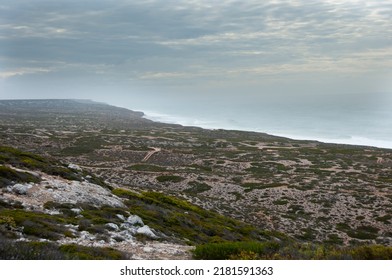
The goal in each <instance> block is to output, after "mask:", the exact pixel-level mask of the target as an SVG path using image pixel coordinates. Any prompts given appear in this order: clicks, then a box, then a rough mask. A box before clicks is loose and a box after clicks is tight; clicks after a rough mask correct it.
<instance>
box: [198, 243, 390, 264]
mask: <svg viewBox="0 0 392 280" xmlns="http://www.w3.org/2000/svg"><path fill="white" fill-rule="evenodd" d="M193 257H194V258H195V259H204V260H228V259H258V260H263V259H267V260H270V259H271V260H349V259H352V260H392V248H391V247H387V246H383V245H361V246H355V247H338V246H326V245H322V244H310V243H299V242H295V241H284V242H273V241H272V242H271V241H268V242H229V243H207V244H202V245H197V246H196V248H195V250H194V251H193Z"/></svg>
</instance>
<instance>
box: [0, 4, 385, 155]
mask: <svg viewBox="0 0 392 280" xmlns="http://www.w3.org/2000/svg"><path fill="white" fill-rule="evenodd" d="M391 14H392V1H365V0H364V1H354V0H353V1H339V0H328V1H326V0H324V1H312V2H310V1H302V0H299V1H252V0H249V1H125V0H123V1H100V2H99V3H97V2H96V1H43V0H38V1H34V2H31V1H8V0H5V1H2V3H1V5H0V18H1V20H0V45H1V47H0V99H41V98H54V99H56V98H87V99H93V100H96V101H103V102H107V103H109V104H112V105H117V106H121V107H126V108H128V109H133V110H139V111H143V112H145V113H146V117H147V118H150V119H152V120H158V121H164V122H172V123H180V124H184V125H193V126H201V127H205V128H226V129H239V130H251V131H260V132H267V133H271V134H276V135H282V136H288V137H291V138H295V139H315V140H321V141H326V142H334V143H348V144H361V145H372V146H377V147H385V148H392V142H391V141H390V139H391V138H392V113H391V112H392V110H391V109H392V97H391V88H392V83H391V81H392V78H391V76H392V72H391V69H392V47H391V46H392V20H391V17H390V15H391Z"/></svg>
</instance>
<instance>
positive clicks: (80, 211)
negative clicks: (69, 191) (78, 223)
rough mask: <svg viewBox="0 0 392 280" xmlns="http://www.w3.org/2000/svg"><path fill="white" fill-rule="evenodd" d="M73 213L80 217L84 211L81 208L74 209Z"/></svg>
mask: <svg viewBox="0 0 392 280" xmlns="http://www.w3.org/2000/svg"><path fill="white" fill-rule="evenodd" d="M71 211H72V212H74V213H75V214H76V215H79V214H80V213H82V210H81V209H79V208H72V209H71Z"/></svg>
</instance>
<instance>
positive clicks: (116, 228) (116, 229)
mask: <svg viewBox="0 0 392 280" xmlns="http://www.w3.org/2000/svg"><path fill="white" fill-rule="evenodd" d="M106 227H107V228H109V229H111V230H115V231H118V230H119V227H118V225H116V224H114V223H107V224H106Z"/></svg>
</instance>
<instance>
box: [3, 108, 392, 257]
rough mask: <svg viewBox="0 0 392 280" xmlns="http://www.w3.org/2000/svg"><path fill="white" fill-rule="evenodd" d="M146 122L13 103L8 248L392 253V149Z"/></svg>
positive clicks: (7, 112)
mask: <svg viewBox="0 0 392 280" xmlns="http://www.w3.org/2000/svg"><path fill="white" fill-rule="evenodd" d="M142 116H143V114H142V113H140V112H133V111H130V110H127V109H123V108H118V107H113V106H109V105H105V104H101V103H95V102H91V101H80V100H17V101H16V100H3V101H0V118H1V120H2V122H1V124H0V145H1V146H2V147H1V151H0V167H1V170H0V171H1V173H0V187H1V192H2V196H1V199H2V204H1V205H2V206H1V209H0V219H2V220H1V225H2V226H1V230H2V232H3V236H5V237H4V238H6V239H5V240H6V241H5V242H6V243H7V244H8V243H9V242H11V241H12V240H15V239H20V238H25V239H26V240H28V241H29V242H30V241H31V240H40V239H45V240H52V241H55V244H57V245H56V246H60V247H58V248H57V249H56V250H55V251H56V252H57V253H56V254H57V255H58V256H60V255H61V254H64V252H65V251H66V249H64V248H68V247H64V246H70V245H69V244H74V245H75V244H77V245H78V246H90V245H93V246H95V247H97V246H98V247H103V246H110V247H111V248H113V249H116V250H118V252H119V253H118V254H128V255H127V256H125V255H121V256H120V255H118V256H119V258H180V259H181V258H189V257H190V253H189V250H190V249H191V247H189V246H188V245H191V246H193V245H198V244H206V243H207V244H209V243H216V242H218V243H221V242H225V241H230V242H238V241H241V242H245V241H246V242H272V243H273V242H280V243H279V244H282V243H281V242H289V243H290V244H305V245H304V246H308V245H306V244H309V243H310V244H319V245H320V244H323V245H332V246H335V247H336V248H338V247H339V246H342V247H344V248H347V246H361V245H366V244H380V245H384V246H387V247H390V246H391V245H392V226H391V222H392V208H391V204H392V189H391V187H392V177H391V168H392V160H391V159H392V157H391V155H392V151H391V150H387V149H377V148H372V147H360V146H348V145H334V144H323V143H319V142H314V141H294V140H290V139H286V138H281V137H275V136H271V135H267V134H262V133H252V132H240V131H227V130H206V129H201V128H196V127H182V126H179V125H170V124H163V123H155V122H152V121H149V120H146V119H144V118H142ZM11 147H13V148H15V149H13V148H11ZM15 184H16V185H15ZM64 190H67V191H64ZM93 194H94V195H93ZM31 211H32V212H31ZM31 213H34V215H38V216H37V217H39V218H36V217H34V216H32V215H31ZM120 217H122V218H120ZM136 217H137V218H136ZM129 219H130V221H135V219H136V220H138V219H141V220H142V222H139V223H134V224H132V223H128V220H129ZM41 221H44V222H41ZM127 225H129V228H128V229H127V233H124V232H123V231H124V230H122V229H123V228H124V227H125V228H126V227H127ZM37 226H39V227H41V228H42V230H38V231H37V232H38V233H37V232H35V230H34V228H36V227H37ZM22 227H23V229H22ZM29 228H30V230H28V229H29ZM48 228H49V229H50V230H48ZM26 229H27V232H26ZM138 230H139V233H138ZM41 234H43V236H41ZM124 234H125V235H124ZM126 234H128V235H126ZM10 240H11V241H10ZM23 240H24V239H23ZM130 240H132V241H130ZM127 242H128V243H127ZM129 242H130V243H129ZM99 243H100V245H99ZM11 244H12V242H11ZM19 244H20V245H21V243H19ZM50 244H52V243H50ZM67 244H68V245H67ZM127 244H128V245H127ZM129 244H132V246H130V245H129ZM135 244H138V245H135ZM146 244H148V245H146ZM233 244H234V243H233ZM52 245H53V244H52ZM52 245H50V246H52ZM26 246H27V245H26ZM47 246H49V245H47ZM61 246H63V247H61ZM279 246H281V245H279ZM279 246H278V247H279ZM290 246H291V245H290ZM300 246H302V245H300ZM272 247H273V246H272ZM59 248H60V249H59ZM83 248H84V247H83ZM131 248H132V249H131ZM137 248H138V249H137ZM198 248H199V247H198ZM200 248H201V247H200ZM209 249H211V248H209ZM59 250H60V251H61V252H62V253H61V254H60V253H58V251H59ZM73 250H76V249H75V248H73ZM80 250H82V249H80ZM80 250H79V251H80ZM83 250H85V249H83ZM116 253H117V251H116ZM97 254H98V253H97ZM99 254H101V253H99ZM102 254H103V253H102ZM129 254H130V255H129ZM234 255H235V254H234ZM283 255H284V254H283ZM65 257H69V258H73V257H75V254H74V255H72V254H70V253H68V255H67V256H65V255H61V256H60V257H59V258H65ZM90 257H91V256H90ZM302 257H303V256H302Z"/></svg>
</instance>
